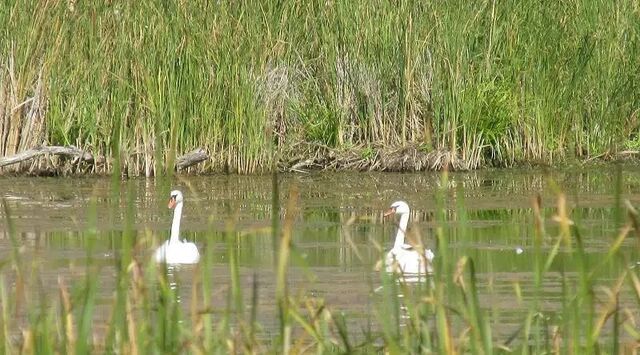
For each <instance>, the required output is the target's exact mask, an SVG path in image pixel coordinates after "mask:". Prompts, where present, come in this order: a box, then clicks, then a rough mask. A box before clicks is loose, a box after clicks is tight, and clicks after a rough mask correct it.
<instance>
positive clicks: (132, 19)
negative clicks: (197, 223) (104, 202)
mask: <svg viewBox="0 0 640 355" xmlns="http://www.w3.org/2000/svg"><path fill="white" fill-rule="evenodd" d="M638 83H640V9H638V5H637V3H636V2H634V1H631V0H624V1H618V2H611V1H587V0H571V1H569V2H563V3H561V4H547V3H540V2H538V1H524V2H522V1H480V2H473V3H469V2H458V1H453V2H451V1H444V2H443V1H428V2H425V1H415V0H410V1H401V2H393V1H380V2H377V3H376V4H372V3H369V2H362V1H346V2H345V1H329V2H327V1H312V2H309V3H300V2H297V1H291V0H285V1H281V2H279V3H273V4H266V3H265V4H262V3H259V2H248V3H245V2H226V1H219V2H209V1H195V2H144V3H139V2H119V1H104V2H98V3H92V2H90V3H86V2H76V1H74V0H69V1H55V0H52V1H16V0H12V1H5V2H3V3H2V4H1V5H0V119H1V120H2V121H0V122H2V125H0V143H1V144H0V156H2V155H11V154H14V153H15V152H17V151H21V150H23V149H26V148H29V147H32V146H34V145H36V144H41V143H42V142H46V143H48V144H51V145H76V146H79V147H82V148H84V149H86V150H88V151H91V152H93V153H94V154H95V155H98V156H103V157H105V158H106V159H105V160H104V162H101V163H99V164H97V165H96V166H93V167H92V171H94V172H98V173H111V172H116V173H120V172H125V173H128V174H133V175H136V174H146V175H153V174H158V173H161V172H162V171H164V170H165V168H164V167H165V166H173V164H172V162H173V160H174V158H175V156H176V155H177V154H178V155H179V154H182V153H185V152H187V151H190V150H191V149H193V148H196V147H203V148H206V149H207V150H208V151H209V152H210V154H211V158H210V159H209V161H208V162H207V163H206V164H204V165H201V166H200V167H198V168H197V169H194V170H197V171H230V172H241V173H251V172H259V171H264V170H270V169H272V167H273V166H274V164H278V166H280V167H281V168H288V167H292V166H296V167H303V168H306V167H313V166H316V165H318V166H330V167H335V168H355V169H359V168H362V169H367V168H373V169H408V170H411V169H437V168H440V167H442V166H443V165H446V164H450V165H452V166H453V167H454V168H459V169H464V168H478V167H482V166H486V165H494V166H508V165H511V164H513V163H515V162H545V163H555V162H558V161H560V160H562V159H565V158H573V157H577V158H589V157H595V156H599V155H602V154H615V153H616V152H618V151H620V150H625V149H636V148H639V147H640V137H639V136H638V129H639V125H640V122H639V121H638V112H639V111H638V110H639V109H640V87H638V85H639V84H638Z"/></svg>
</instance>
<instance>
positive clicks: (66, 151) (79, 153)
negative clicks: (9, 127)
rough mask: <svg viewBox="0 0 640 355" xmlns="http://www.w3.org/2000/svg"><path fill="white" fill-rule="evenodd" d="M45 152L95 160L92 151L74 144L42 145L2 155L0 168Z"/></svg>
mask: <svg viewBox="0 0 640 355" xmlns="http://www.w3.org/2000/svg"><path fill="white" fill-rule="evenodd" d="M44 154H51V155H62V156H66V157H73V158H77V159H80V160H82V161H86V162H89V163H92V162H93V155H91V153H89V152H86V151H84V150H82V149H80V148H76V147H74V146H67V147H61V146H41V147H36V148H32V149H28V150H25V151H23V152H20V153H18V154H16V155H12V156H10V157H0V168H1V167H3V166H7V165H12V164H17V163H20V162H23V161H25V160H30V159H33V158H37V157H39V156H41V155H44Z"/></svg>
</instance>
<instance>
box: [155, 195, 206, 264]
mask: <svg viewBox="0 0 640 355" xmlns="http://www.w3.org/2000/svg"><path fill="white" fill-rule="evenodd" d="M183 201H184V198H183V197H182V192H180V191H178V190H173V191H171V198H170V199H169V208H175V210H174V211H173V223H172V224H171V238H170V239H169V240H167V241H166V242H164V244H162V245H161V246H160V247H159V248H158V249H157V250H156V252H155V254H154V258H155V260H156V262H158V263H167V264H196V263H197V262H198V261H199V260H200V253H199V252H198V247H197V246H196V245H195V244H194V243H188V242H187V241H181V240H180V239H178V236H179V234H180V218H181V217H182V203H183Z"/></svg>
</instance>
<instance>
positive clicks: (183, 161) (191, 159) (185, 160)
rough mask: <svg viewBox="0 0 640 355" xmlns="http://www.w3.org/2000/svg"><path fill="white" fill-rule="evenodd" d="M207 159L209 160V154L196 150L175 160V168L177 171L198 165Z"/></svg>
mask: <svg viewBox="0 0 640 355" xmlns="http://www.w3.org/2000/svg"><path fill="white" fill-rule="evenodd" d="M207 159H209V154H207V152H205V150H204V149H202V148H197V149H194V150H192V151H190V152H189V153H187V154H185V155H183V156H180V157H178V159H176V167H177V168H178V169H185V168H188V167H190V166H191V165H195V164H198V163H200V162H203V161H205V160H207Z"/></svg>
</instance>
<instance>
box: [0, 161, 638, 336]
mask: <svg viewBox="0 0 640 355" xmlns="http://www.w3.org/2000/svg"><path fill="white" fill-rule="evenodd" d="M550 178H551V179H552V180H554V181H556V182H558V185H560V186H561V187H562V188H563V189H564V190H565V191H566V193H567V197H568V203H569V206H570V207H571V210H572V211H571V213H572V218H573V220H574V221H575V222H576V223H579V225H580V226H581V235H582V239H583V247H584V252H585V255H584V260H586V262H588V263H591V264H596V263H597V262H598V261H599V260H601V259H602V258H603V257H604V256H605V255H606V252H607V249H608V247H609V245H610V244H611V242H612V240H611V237H610V236H614V235H616V234H617V231H618V229H619V227H620V225H619V223H618V222H616V221H617V220H619V219H618V218H617V217H615V216H614V215H615V213H617V212H616V208H615V206H614V205H615V204H616V198H615V196H614V192H615V191H613V190H614V185H615V184H614V182H613V181H612V177H611V175H610V174H609V173H608V171H602V170H595V169H592V170H563V171H554V172H549V173H547V174H543V173H541V172H539V171H535V170H513V171H483V172H470V173H453V174H449V179H448V180H446V181H445V180H443V179H441V178H440V175H438V174H431V173H420V174H393V173H387V174H380V173H370V174H369V173H358V174H354V173H336V174H309V175H281V176H280V181H279V182H280V186H279V189H278V190H277V191H279V192H278V193H279V195H280V198H279V200H280V201H286V200H287V194H288V191H289V190H290V186H291V185H292V184H296V185H297V186H298V189H299V191H300V197H299V200H298V205H297V208H298V209H299V213H298V214H297V215H296V217H295V220H294V221H293V225H292V231H291V233H292V237H291V238H292V245H293V250H294V251H295V252H294V253H293V254H292V256H291V268H290V269H289V271H288V277H287V285H288V287H289V292H290V294H292V295H310V296H313V297H316V298H318V299H322V300H323V302H324V303H325V304H327V305H331V307H332V308H333V309H336V310H340V312H341V314H343V315H344V318H343V319H344V320H345V322H346V323H345V326H346V327H347V328H348V329H350V330H362V331H361V333H362V334H361V335H363V336H367V335H366V334H367V333H370V332H371V331H378V329H375V326H374V325H372V324H373V321H372V318H371V317H372V316H371V315H372V313H375V312H377V309H378V308H379V305H378V304H377V302H382V303H385V302H391V303H394V304H396V306H397V307H398V308H396V310H390V311H389V312H396V313H394V314H390V315H388V316H389V317H392V318H393V317H395V319H396V321H397V322H400V323H402V326H405V325H406V322H407V321H408V319H407V317H408V314H409V313H410V311H411V310H408V309H406V305H404V303H403V302H402V300H400V301H398V300H395V301H390V300H389V298H388V297H387V298H385V297H386V296H379V297H377V296H373V297H372V295H374V293H373V290H374V289H375V288H377V287H378V286H380V284H381V283H382V282H384V281H381V280H380V276H379V274H377V273H376V272H374V271H373V270H374V265H375V264H376V262H377V261H378V260H379V259H380V256H381V252H382V251H384V250H388V249H389V248H390V247H391V245H392V243H393V241H392V236H393V232H394V228H395V225H394V224H393V223H390V222H389V221H384V220H383V218H382V211H383V210H384V209H385V208H387V207H388V205H389V204H390V203H391V202H392V201H395V200H399V199H403V200H406V201H407V202H408V203H409V205H410V206H411V207H412V213H411V223H410V229H413V230H414V232H416V233H417V234H418V235H420V236H421V238H422V241H423V243H424V244H425V246H427V247H431V248H436V250H437V247H438V245H436V244H437V243H436V240H437V234H438V233H442V237H443V238H445V239H446V245H447V254H448V255H449V257H448V258H449V259H448V260H449V261H450V264H452V266H451V267H452V268H455V261H456V260H459V259H460V258H461V257H463V256H466V257H468V258H469V259H471V260H473V262H474V267H475V277H476V279H477V288H478V294H479V300H478V302H479V305H480V307H481V308H482V309H484V310H486V312H488V314H489V315H490V317H489V319H490V323H491V324H490V325H491V327H492V328H491V329H492V331H493V334H492V336H493V337H495V338H498V339H507V338H509V337H510V336H511V335H512V334H513V333H514V331H517V330H518V329H519V327H520V325H521V324H522V320H523V319H524V318H526V317H527V314H528V312H529V308H528V303H529V301H530V300H531V299H532V298H533V297H534V296H535V294H536V292H537V291H536V287H535V282H536V281H535V275H534V273H533V272H532V267H531V265H534V264H535V263H536V262H537V261H536V254H535V252H534V249H535V236H534V233H535V229H534V228H533V225H534V219H533V218H534V216H533V214H532V212H531V201H532V197H533V196H535V195H536V194H540V195H541V196H542V201H543V204H542V214H543V215H544V216H545V217H546V218H548V219H552V218H553V214H554V213H555V196H556V195H555V191H554V189H553V188H552V186H550V185H549V181H550ZM117 184H119V185H121V186H120V188H117V187H114V181H113V180H111V179H102V178H66V179H54V178H32V179H23V178H10V177H7V178H0V189H1V191H3V193H2V197H3V198H4V199H5V200H6V203H7V206H8V208H9V210H10V211H11V214H12V219H13V224H14V228H15V231H16V234H15V235H16V236H17V242H18V243H19V245H20V249H21V253H22V257H23V258H24V259H28V260H32V261H33V262H34V265H36V266H35V267H36V268H37V270H38V282H39V284H40V285H41V286H40V287H41V292H42V293H43V294H55V293H57V292H58V291H59V290H58V281H57V279H58V276H59V275H63V277H64V278H65V279H67V280H73V279H79V278H81V277H83V276H84V275H85V273H86V272H87V271H86V269H85V268H83V267H82V266H83V265H84V264H85V261H86V260H87V258H91V259H92V260H93V262H94V266H93V267H94V269H95V270H99V272H97V273H96V281H97V282H96V288H97V289H96V294H97V296H96V304H97V306H96V311H95V317H96V318H97V322H98V323H100V322H103V323H106V322H108V321H109V319H110V317H111V315H110V314H109V312H108V311H107V309H108V307H107V306H108V305H111V303H112V302H113V301H112V297H113V290H114V288H115V287H117V285H116V284H117V282H118V281H117V280H116V279H115V275H116V274H117V268H118V267H121V266H119V265H117V263H114V260H115V259H116V258H119V257H121V254H122V253H123V243H125V242H126V240H127V238H130V244H129V245H130V246H131V247H132V248H133V249H132V250H131V253H133V256H134V257H136V258H137V259H138V260H140V261H141V262H142V263H149V262H151V252H152V251H153V250H154V246H157V245H159V244H160V243H161V242H162V241H164V240H165V239H166V238H168V235H169V232H168V231H169V228H170V223H171V212H170V211H169V210H167V209H166V199H167V198H166V196H167V193H168V190H169V188H180V189H182V190H183V192H184V195H185V208H184V212H183V224H182V237H183V238H186V239H188V240H189V241H194V242H196V243H197V244H198V246H199V248H200V250H201V253H202V254H203V257H204V255H205V254H206V259H207V261H204V260H203V261H201V263H200V265H199V266H197V267H180V268H172V267H170V268H169V269H168V272H167V280H168V285H169V288H170V289H171V290H172V291H173V292H175V294H176V299H177V301H178V302H179V303H181V304H182V305H183V306H184V307H183V308H184V309H186V310H188V309H189V304H190V299H189V297H190V292H191V289H192V286H193V283H194V282H196V281H197V280H195V279H196V278H197V277H196V275H198V274H200V268H208V269H207V272H206V273H204V272H203V273H201V274H202V275H209V276H210V279H208V280H199V281H197V282H207V283H208V284H210V289H211V294H209V295H206V297H208V300H207V302H208V303H207V304H209V305H210V307H211V309H212V310H213V311H216V310H217V311H219V312H222V310H224V309H225V308H226V307H227V305H228V302H229V297H230V296H229V294H230V292H233V289H234V288H233V287H231V283H232V282H237V283H238V286H239V288H240V289H241V290H243V292H242V294H241V297H242V299H243V303H244V304H246V305H248V306H247V308H257V309H259V310H260V311H259V312H257V313H256V314H255V317H256V319H255V321H256V322H257V323H259V324H261V326H262V336H264V337H266V338H271V337H272V336H274V335H275V334H277V333H278V314H277V313H278V305H277V304H276V300H275V299H274V297H273V295H274V294H275V293H276V290H275V288H276V279H277V275H276V274H275V271H274V270H275V263H276V258H275V257H274V256H275V255H277V248H278V245H277V243H276V239H274V238H273V237H272V229H271V228H272V226H274V225H275V226H278V223H279V222H281V219H282V218H284V212H282V211H283V209H284V207H280V208H279V209H280V210H279V211H276V213H272V209H273V208H274V207H273V206H274V200H273V199H272V191H273V177H271V176H226V175H222V176H206V177H180V178H179V179H176V180H175V181H174V184H173V185H171V186H165V185H166V184H165V183H156V182H154V181H153V180H143V179H139V180H138V179H133V180H127V181H122V182H120V181H119V182H117ZM443 184H445V186H443ZM619 186H620V189H621V190H620V191H619V193H620V195H621V196H623V198H624V199H628V200H629V201H631V203H632V204H634V205H635V204H638V203H639V202H640V193H638V191H640V189H639V188H640V170H637V169H635V168H632V167H627V168H625V169H623V174H622V180H621V181H620V184H619ZM438 191H440V193H441V194H442V196H441V197H438V196H436V194H437V193H438ZM438 199H440V200H439V201H440V202H441V204H442V206H438V204H437V203H436V200H438ZM127 201H130V203H131V206H128V205H127V203H128V202H127ZM92 203H93V205H94V207H93V208H95V211H96V213H95V215H94V216H90V210H91V209H90V208H89V206H90V205H91V204H92ZM275 206H277V205H275ZM438 207H441V208H440V209H439V208H438ZM440 210H441V211H442V214H441V215H440V216H439V213H440V212H439V211H440ZM273 215H275V216H279V217H280V218H278V219H277V220H276V222H274V220H272V216H273ZM92 219H94V221H93V222H90V221H91V220H92ZM229 221H233V231H232V232H230V231H229V225H228V222H229ZM0 223H2V224H6V216H5V215H4V212H2V214H0ZM439 226H441V227H442V229H441V230H440V232H438V230H439V229H438V227H439ZM93 228H95V230H94V229H93ZM277 228H278V227H277ZM546 228H547V229H548V230H547V232H548V234H549V235H556V234H558V233H559V231H558V226H557V225H556V224H553V223H549V224H548V225H547V226H546ZM89 234H91V237H89ZM125 235H127V237H126V238H125ZM89 240H91V242H90V243H91V248H90V250H91V252H90V253H91V255H87V250H88V246H89V244H88V243H89ZM624 243H625V245H626V243H629V245H631V241H624ZM376 245H379V246H381V248H382V251H381V250H380V249H378V248H377V247H376ZM230 248H233V249H234V250H233V251H232V252H230ZM541 248H542V251H543V252H551V250H552V248H553V243H552V241H548V242H545V243H543V244H542V246H541ZM11 250H12V248H11V240H10V238H9V237H8V234H7V233H6V232H5V230H4V228H1V230H0V258H2V260H8V258H10V253H11ZM202 251H204V252H202ZM564 253H566V250H564V249H561V250H560V251H559V257H557V258H556V259H554V260H553V262H552V263H551V265H549V272H548V273H547V274H546V276H545V277H546V279H545V283H544V287H543V288H542V289H541V290H539V292H541V293H542V295H543V299H544V302H543V304H541V309H544V310H546V311H548V312H550V313H549V314H551V315H554V312H557V311H559V310H560V309H561V307H562V302H563V298H564V292H565V291H564V290H563V288H566V285H564V284H563V283H564V282H566V281H567V280H577V279H578V278H579V275H578V274H575V275H572V274H567V272H566V270H567V269H568V264H569V263H574V262H576V261H575V260H574V259H573V258H569V257H566V258H565V257H563V255H564ZM626 253H627V254H628V255H626V257H627V259H628V260H638V257H637V249H636V248H629V249H628V251H626ZM230 258H232V259H234V260H233V263H234V265H237V270H238V274H237V275H236V277H237V280H236V281H234V280H232V278H233V277H234V276H232V273H231V272H230V270H229V263H230V262H231V261H230ZM451 272H452V274H453V273H455V270H451ZM619 272H620V268H619V267H615V266H611V265H610V266H609V267H608V268H603V269H601V270H598V275H597V280H598V282H601V283H603V284H610V283H611V282H613V280H615V278H616V277H617V275H618V274H619ZM4 273H5V274H6V276H5V277H7V278H11V277H14V275H13V274H11V272H10V271H9V270H6V269H4ZM230 275H231V276H230ZM567 277H568V279H567ZM194 280H195V281H194ZM256 285H259V286H256ZM256 288H258V291H257V292H252V291H251V290H255V289H256ZM400 291H402V292H399V293H400V294H403V295H404V296H403V297H418V296H415V293H416V292H413V291H411V290H408V291H407V292H408V293H407V295H405V293H404V292H403V291H406V290H400ZM597 292H599V291H597ZM421 294H422V295H423V296H424V292H422V293H421ZM202 297H205V296H202ZM252 298H253V299H252ZM629 302H632V299H631V296H630V295H628V294H622V295H621V297H620V303H621V304H625V303H629ZM398 309H399V310H400V311H399V313H397V312H398ZM214 314H215V313H214ZM556 316H559V315H556Z"/></svg>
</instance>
